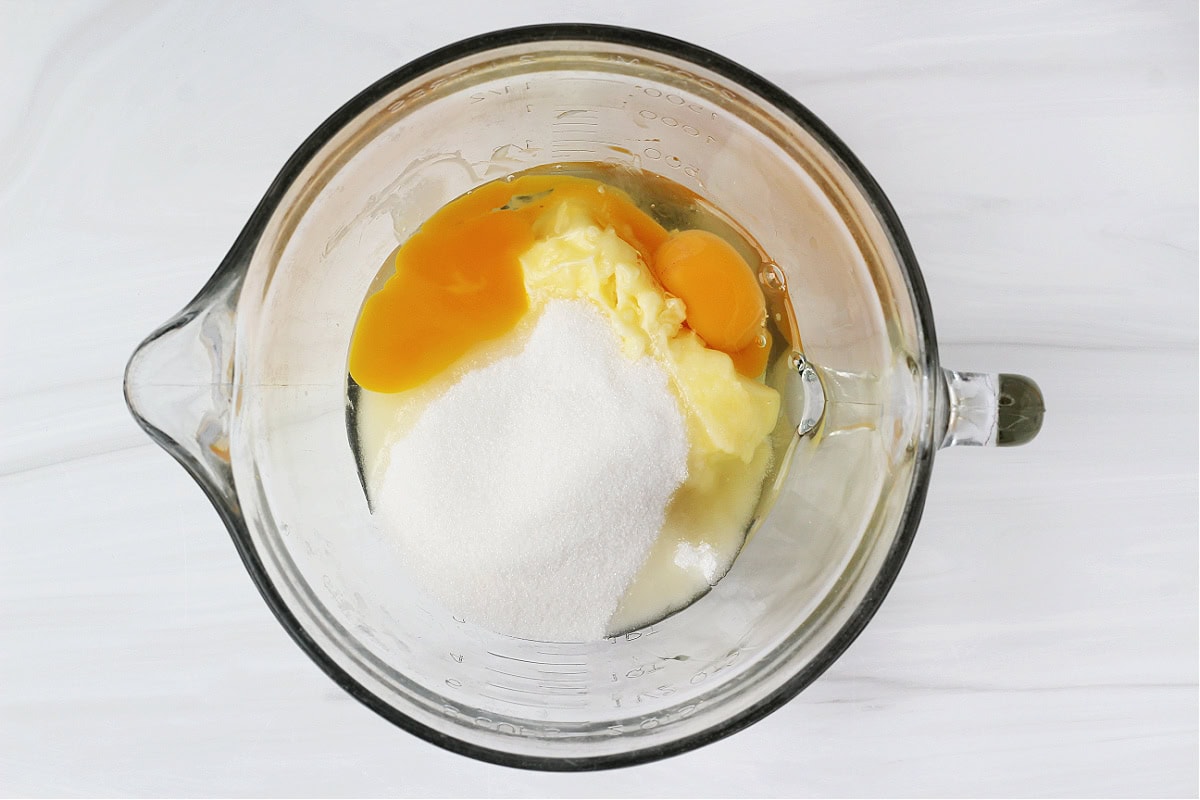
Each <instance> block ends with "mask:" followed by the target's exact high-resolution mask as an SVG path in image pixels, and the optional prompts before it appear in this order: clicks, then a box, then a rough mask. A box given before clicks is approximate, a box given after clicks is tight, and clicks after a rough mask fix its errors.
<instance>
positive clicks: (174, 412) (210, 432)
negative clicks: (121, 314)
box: [125, 269, 245, 516]
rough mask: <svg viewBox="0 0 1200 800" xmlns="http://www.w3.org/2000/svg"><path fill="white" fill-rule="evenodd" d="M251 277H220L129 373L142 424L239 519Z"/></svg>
mask: <svg viewBox="0 0 1200 800" xmlns="http://www.w3.org/2000/svg"><path fill="white" fill-rule="evenodd" d="M244 275H245V273H244V272H243V271H242V270H238V269H225V270H222V271H219V272H218V273H217V274H216V275H214V276H213V278H212V280H210V281H209V283H208V285H207V286H205V287H204V288H203V289H202V290H201V291H200V293H199V294H198V295H196V298H195V299H194V300H192V302H191V303H189V304H188V305H187V307H186V308H184V309H183V310H182V311H180V312H179V314H177V315H176V316H175V317H174V318H173V319H172V320H171V321H170V322H168V323H166V324H165V325H163V326H162V327H161V328H159V329H158V330H156V331H155V332H154V333H152V334H150V335H149V336H148V337H146V339H145V341H143V342H142V343H141V344H140V345H138V348H137V350H135V351H134V353H133V355H132V356H131V357H130V359H129V364H128V365H127V366H126V367H125V403H126V405H128V406H129V410H130V412H132V414H133V417H134V419H135V420H137V422H138V424H139V425H141V426H142V428H143V429H144V430H145V431H146V433H148V434H149V435H150V437H151V438H152V439H154V441H155V442H157V443H158V444H159V445H160V446H161V447H162V448H163V449H164V450H166V451H167V452H168V453H170V454H171V455H172V456H173V457H174V458H175V459H176V460H177V461H178V462H179V463H180V464H182V465H183V467H184V469H186V470H187V471H188V473H189V474H191V476H192V477H193V478H194V479H195V480H196V482H197V483H199V484H200V486H201V487H202V488H203V489H204V491H205V492H206V493H207V494H208V496H209V498H210V499H211V500H212V501H213V504H214V505H215V506H217V510H218V511H219V512H221V514H222V516H226V515H228V514H233V513H237V507H238V506H237V496H236V493H235V492H234V488H233V473H232V469H231V467H230V460H229V426H230V418H231V413H232V408H233V397H232V395H233V339H234V315H235V312H236V305H237V297H238V290H239V289H240V288H241V284H242V279H243V277H244Z"/></svg>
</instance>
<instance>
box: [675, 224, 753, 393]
mask: <svg viewBox="0 0 1200 800" xmlns="http://www.w3.org/2000/svg"><path fill="white" fill-rule="evenodd" d="M652 269H653V270H654V274H655V276H656V277H657V278H658V280H659V282H660V283H662V285H663V286H664V287H665V288H666V290H667V291H668V292H670V293H671V294H673V295H675V296H676V297H678V298H679V299H680V300H682V301H683V304H684V305H685V306H686V307H687V323H688V326H689V327H690V328H691V329H692V330H693V331H695V332H696V333H697V334H698V335H699V336H700V338H701V339H703V340H704V342H705V344H707V345H708V346H709V347H711V348H713V349H714V350H721V351H724V352H726V353H729V354H731V355H732V354H733V353H738V352H740V351H743V350H746V349H747V348H750V347H751V345H753V344H755V340H756V339H757V338H758V337H759V336H760V335H761V334H762V333H763V330H762V323H763V318H764V316H765V315H766V312H767V309H766V302H765V301H764V300H763V295H762V291H761V290H760V289H759V288H758V281H757V279H756V278H755V276H754V272H753V270H751V269H750V265H749V264H747V263H746V260H745V259H744V258H742V257H741V256H740V255H739V254H738V252H737V250H734V249H733V245H731V244H729V242H727V241H725V240H724V239H722V238H721V237H720V236H717V235H716V234H715V233H709V232H708V231H701V230H689V231H679V232H677V233H675V234H674V235H672V236H671V237H670V238H669V239H668V240H667V241H666V242H664V243H663V244H662V245H661V246H660V247H659V248H658V250H656V251H655V252H654V261H653V266H652ZM758 349H762V348H761V347H760V348H758ZM752 352H753V351H752ZM760 371H761V370H760ZM756 374H757V373H756Z"/></svg>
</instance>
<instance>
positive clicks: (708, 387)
mask: <svg viewBox="0 0 1200 800" xmlns="http://www.w3.org/2000/svg"><path fill="white" fill-rule="evenodd" d="M760 260H761V255H760V254H759V253H757V251H756V250H755V248H754V247H753V246H752V245H751V244H750V243H749V242H748V240H746V239H745V238H744V237H743V236H740V235H738V234H737V232H736V231H735V229H733V228H732V227H731V226H730V225H729V224H728V223H726V222H724V221H723V220H721V219H720V217H719V215H717V214H716V213H715V212H714V211H713V210H711V209H707V208H706V207H705V206H704V205H703V203H702V202H700V201H699V198H696V197H695V196H694V195H691V194H690V193H688V192H687V191H686V190H684V189H683V188H682V187H679V186H677V185H675V184H671V183H670V182H668V181H666V180H665V179H663V178H658V177H652V176H649V175H645V174H643V173H639V172H635V171H630V170H622V171H619V172H618V171H615V170H611V169H606V168H602V167H600V165H558V166H556V167H555V168H551V169H548V170H547V169H543V170H539V171H538V172H534V173H527V174H523V175H518V176H510V177H509V178H506V179H503V180H499V181H494V182H492V183H489V184H485V185H484V186H481V187H479V188H477V189H475V190H473V191H471V192H469V193H467V194H466V195H463V196H461V197H459V198H458V199H456V200H454V201H452V202H450V203H448V204H447V205H446V206H444V207H443V208H442V209H441V210H440V211H438V212H437V213H436V214H435V215H434V216H433V217H431V218H430V219H429V220H428V221H427V222H426V223H425V224H424V225H423V226H422V227H421V228H420V229H419V230H418V231H417V232H416V233H415V234H414V235H413V236H412V237H410V238H409V239H408V241H406V242H405V243H404V244H403V245H402V246H401V247H400V248H399V249H398V250H397V251H396V253H395V254H394V257H393V258H391V259H389V263H387V264H385V265H384V271H383V276H385V277H386V281H385V282H384V283H383V284H382V287H381V288H379V289H378V290H377V291H375V292H374V293H373V294H371V295H370V296H369V297H368V298H367V299H366V301H365V303H364V305H363V309H362V312H361V315H360V317H359V320H358V323H357V325H356V328H355V331H354V336H353V340H352V343H351V350H350V357H349V375H350V379H351V397H350V399H351V402H350V408H351V410H352V412H353V413H352V419H351V425H350V428H351V433H352V437H353V439H354V440H355V441H354V445H355V449H356V452H357V455H358V457H359V462H360V465H361V469H362V477H363V484H364V487H365V489H366V493H367V496H368V500H369V502H370V503H371V507H372V509H373V512H374V518H375V519H376V521H377V522H378V524H379V529H380V536H383V537H386V538H387V539H388V541H390V542H392V543H393V544H394V545H395V546H396V547H397V548H399V549H400V552H401V555H402V557H403V560H404V563H405V564H406V566H407V567H409V569H410V571H411V577H412V578H413V579H415V580H416V581H418V582H419V583H420V585H421V586H422V587H423V588H424V589H425V590H426V591H427V592H428V593H429V594H431V595H432V596H434V597H436V598H437V599H438V600H439V601H440V602H442V603H443V604H445V606H446V607H447V608H448V609H449V610H450V611H451V612H452V613H454V614H455V615H457V616H459V617H460V618H463V619H467V620H469V621H471V622H474V623H477V624H479V625H482V626H484V627H487V628H490V629H492V630H495V631H497V632H500V633H504V634H508V635H512V636H517V637H521V638H528V639H538V640H546V641H590V640H596V639H600V638H603V637H604V636H606V635H613V634H615V633H619V632H621V631H624V630H630V629H632V628H635V627H640V626H644V625H647V624H650V623H653V622H655V621H657V620H658V619H661V618H662V617H664V616H666V615H667V614H670V613H672V612H674V611H676V610H678V609H680V608H683V607H684V606H686V605H688V604H689V603H691V602H692V601H694V600H695V599H696V598H698V597H699V596H701V595H702V594H704V593H705V592H706V591H707V590H708V589H709V588H711V587H712V586H713V585H714V584H716V582H717V581H719V580H720V579H721V577H723V576H724V574H725V573H726V572H727V571H728V569H729V567H730V565H731V564H732V562H733V560H734V559H735V558H736V556H737V553H738V551H739V550H740V548H741V546H742V544H743V542H744V540H745V537H746V532H747V528H748V526H749V524H750V522H751V517H752V516H753V513H754V509H755V507H756V505H757V504H758V501H759V498H760V495H761V494H762V489H763V484H764V479H765V478H766V476H767V474H768V472H769V470H770V468H771V466H772V459H773V453H772V448H771V443H770V438H769V436H770V434H771V432H772V431H773V430H774V429H775V425H776V421H777V419H778V416H779V402H780V401H779V395H778V393H777V392H776V391H775V390H774V389H772V388H770V387H769V386H767V385H765V384H764V383H763V382H762V374H763V372H764V369H765V366H766V363H767V360H768V355H769V354H770V351H771V345H772V341H773V337H772V334H771V332H770V329H769V325H768V322H769V321H770V319H769V315H768V309H767V307H766V303H765V300H764V295H763V292H762V290H761V289H760V287H759V283H758V278H757V269H756V267H757V265H758V263H759V262H760ZM751 263H754V264H755V265H756V266H755V267H752V266H751ZM377 285H378V282H377ZM772 316H773V315H772Z"/></svg>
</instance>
